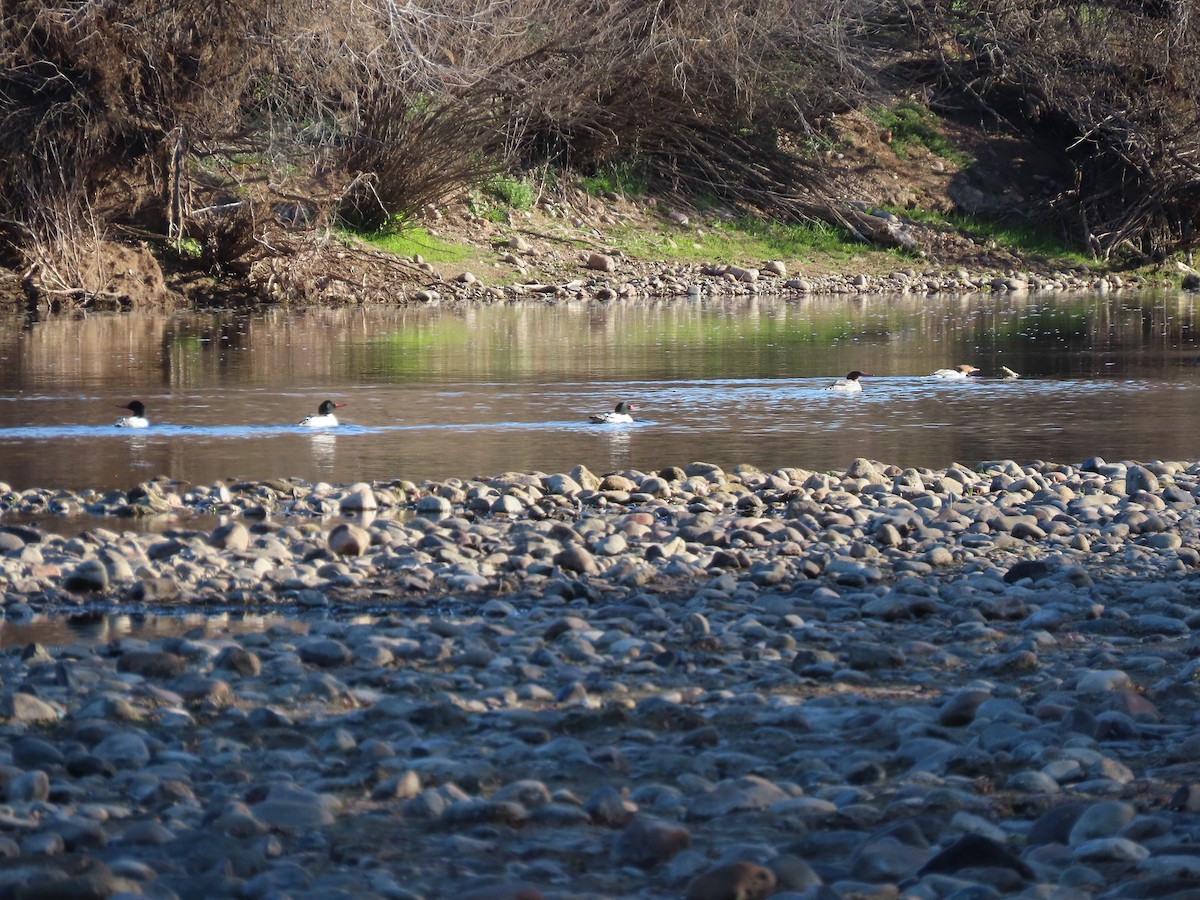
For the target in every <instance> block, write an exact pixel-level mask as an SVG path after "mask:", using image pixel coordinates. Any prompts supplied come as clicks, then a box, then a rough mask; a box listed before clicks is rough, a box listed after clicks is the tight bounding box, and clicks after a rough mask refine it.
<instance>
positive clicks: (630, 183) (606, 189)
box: [580, 162, 650, 197]
mask: <svg viewBox="0 0 1200 900" xmlns="http://www.w3.org/2000/svg"><path fill="white" fill-rule="evenodd" d="M580 185H581V187H582V188H583V191H584V193H586V194H587V195H588V196H589V197H603V196H606V195H608V194H620V195H623V196H626V197H641V196H644V195H645V194H646V192H647V191H649V190H650V182H649V180H648V179H647V178H646V174H645V172H644V171H643V170H642V167H641V166H640V165H638V164H637V163H636V162H622V163H611V164H609V165H606V166H602V167H600V168H599V169H597V170H596V172H595V173H594V174H592V175H585V176H584V177H583V178H582V179H580Z"/></svg>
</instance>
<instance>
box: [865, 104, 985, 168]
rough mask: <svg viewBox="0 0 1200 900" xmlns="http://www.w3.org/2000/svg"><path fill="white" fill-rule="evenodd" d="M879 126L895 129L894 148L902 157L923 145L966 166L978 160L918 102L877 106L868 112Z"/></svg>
mask: <svg viewBox="0 0 1200 900" xmlns="http://www.w3.org/2000/svg"><path fill="white" fill-rule="evenodd" d="M868 115H869V116H870V117H871V120H872V121H874V122H875V124H877V125H878V126H879V127H880V128H882V129H884V130H885V131H890V132H891V133H892V142H891V147H892V150H893V151H895V153H896V156H898V157H900V159H908V156H909V148H911V147H914V146H917V147H924V148H925V149H926V150H928V151H929V152H930V153H932V154H934V155H935V156H940V157H941V158H942V159H945V160H949V161H950V162H952V163H955V164H956V165H959V166H962V167H964V168H965V167H967V166H969V165H970V164H971V163H973V162H974V161H975V160H974V159H973V158H972V157H971V156H970V155H969V154H967V153H963V152H962V151H961V150H959V149H957V148H956V147H955V146H954V145H953V144H951V143H950V142H949V141H948V140H947V139H946V136H945V135H944V134H942V132H941V128H940V127H939V122H938V117H937V116H936V115H934V114H933V113H932V112H930V110H929V109H928V108H927V107H924V106H921V105H920V104H917V103H901V104H900V105H899V106H894V107H892V108H890V109H889V108H887V107H876V108H875V109H873V110H870V111H869V112H868Z"/></svg>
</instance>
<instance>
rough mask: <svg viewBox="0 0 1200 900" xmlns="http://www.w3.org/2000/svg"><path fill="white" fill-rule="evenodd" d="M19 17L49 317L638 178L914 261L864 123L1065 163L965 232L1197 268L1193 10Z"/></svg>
mask: <svg viewBox="0 0 1200 900" xmlns="http://www.w3.org/2000/svg"><path fill="white" fill-rule="evenodd" d="M0 16H2V19H0V264H3V265H5V266H7V267H9V268H10V269H12V270H13V271H14V272H17V273H19V276H20V278H21V279H22V284H23V286H24V290H25V292H26V294H28V295H29V296H30V297H31V298H46V297H60V298H70V299H73V300H79V299H81V298H88V297H94V296H98V295H101V294H104V293H106V292H107V293H127V294H130V295H134V294H137V293H138V292H139V291H140V292H141V293H143V294H145V293H147V292H148V293H150V294H153V293H155V292H158V291H160V290H161V287H162V279H163V276H162V272H161V270H160V268H159V263H160V262H166V263H167V264H169V266H170V268H171V269H172V270H193V271H196V272H204V273H210V274H216V275H219V276H220V277H221V278H223V279H226V280H228V281H232V282H236V281H238V280H239V279H242V280H244V279H246V278H247V277H248V276H249V275H250V273H251V272H252V270H253V267H254V265H255V263H256V261H259V260H261V259H263V258H264V257H267V256H272V255H273V256H276V257H278V256H280V255H281V254H286V252H287V250H288V247H289V242H291V241H296V240H300V239H302V238H303V236H305V235H311V234H320V233H323V232H324V230H325V229H328V227H329V226H330V225H332V224H334V223H341V224H345V225H348V226H350V227H354V228H358V229H364V230H371V229H379V228H382V227H389V226H394V225H395V224H396V223H398V222H399V223H403V222H405V221H411V220H414V219H416V218H418V217H419V216H420V215H421V214H422V212H423V211H424V210H426V209H427V208H429V207H431V206H434V205H436V204H438V203H440V202H442V201H444V200H445V199H446V198H447V197H449V196H452V195H454V194H455V193H456V192H460V191H462V190H463V189H464V187H466V186H469V185H472V184H477V183H479V182H480V181H481V180H483V179H486V178H488V177H489V176H494V175H496V174H497V173H502V172H504V173H518V174H519V173H526V172H529V171H533V170H536V171H540V172H543V173H545V172H553V173H556V174H557V175H559V176H562V177H560V178H558V182H557V183H560V184H561V183H566V182H567V180H568V179H569V177H571V176H577V175H584V176H586V175H589V174H594V173H596V172H598V171H624V172H636V174H637V177H638V179H639V181H640V182H641V183H644V184H645V185H646V186H647V189H648V190H650V191H651V192H653V193H655V194H657V195H659V196H664V197H669V198H671V199H672V202H677V203H681V204H686V203H688V202H692V203H695V202H698V201H699V200H701V199H702V200H704V202H708V203H712V202H716V203H720V204H724V205H726V206H728V207H730V208H733V209H738V210H743V211H752V212H754V213H755V214H757V215H760V216H762V217H764V218H768V219H778V220H790V221H795V220H804V219H822V220H825V221H827V222H830V223H833V224H835V225H836V226H837V227H839V228H842V229H844V230H845V232H846V233H847V234H848V235H852V236H854V237H856V238H858V239H862V240H866V241H887V240H888V233H887V232H886V230H882V231H881V230H880V229H878V228H877V227H875V225H876V222H877V220H872V219H871V217H869V216H866V215H865V214H864V213H863V211H862V210H861V209H860V208H859V207H855V206H851V205H848V204H846V203H844V202H842V201H843V200H844V199H845V198H844V197H839V196H838V187H837V185H836V184H835V182H834V180H833V179H832V178H831V177H830V172H829V166H828V160H829V159H830V157H831V152H830V148H831V147H835V146H836V141H837V122H838V120H839V117H844V116H846V115H847V114H850V113H853V112H854V111H861V110H868V109H875V110H879V109H882V110H896V109H913V108H916V109H918V110H920V112H921V114H922V115H924V116H928V117H929V118H930V119H931V120H932V121H934V122H935V124H936V126H937V127H938V128H941V129H943V130H944V131H945V133H947V134H951V135H955V136H957V139H958V140H959V141H960V142H963V143H964V146H969V151H970V152H968V153H966V154H965V155H964V159H965V160H966V162H964V164H963V166H964V170H967V171H969V170H970V168H971V167H972V165H978V166H980V167H981V168H980V171H981V172H983V175H984V177H985V178H986V179H990V180H991V181H992V182H1002V181H1004V180H1006V179H1007V180H1009V181H1017V180H1021V179H1023V178H1026V176H1025V175H1024V174H1023V173H1022V171H1019V170H1018V169H1017V168H1013V167H1012V166H1011V165H1008V167H1009V168H1011V169H1012V170H1011V171H1005V169H1004V168H1003V167H1001V168H996V169H993V170H991V171H988V170H986V169H984V168H982V167H983V166H984V164H985V160H986V159H987V157H988V154H987V153H986V146H987V144H988V142H989V141H992V140H1000V139H1003V140H1005V141H1008V142H1010V143H1011V142H1016V145H1017V146H1019V147H1021V148H1022V156H1023V157H1033V156H1037V157H1038V158H1040V159H1042V160H1045V161H1047V163H1048V166H1049V169H1044V168H1043V169H1039V170H1038V174H1037V176H1036V178H1037V180H1038V183H1037V185H1035V187H1036V190H1032V189H1031V190H1024V191H1021V192H1020V193H1019V195H1018V196H1017V197H1016V198H1014V199H1013V200H1012V201H1011V202H1009V203H1008V204H1007V205H1006V204H1005V202H1004V201H1003V196H1004V191H1002V190H1000V189H999V188H997V190H995V191H991V192H987V191H985V192H983V193H989V194H990V195H989V198H988V200H987V202H982V201H979V202H975V203H974V205H975V206H976V207H977V208H970V206H971V205H972V201H971V200H970V199H969V197H975V198H976V199H977V200H978V197H979V195H980V192H979V191H978V190H977V191H975V192H974V193H973V194H970V195H968V194H966V193H964V195H963V199H962V201H961V203H960V204H959V205H960V206H963V207H964V208H963V209H961V211H962V212H964V213H966V214H972V215H976V214H981V215H987V216H990V217H994V218H995V217H998V218H1004V217H1012V218H1019V219H1020V220H1021V221H1022V222H1032V223H1034V224H1036V225H1037V226H1038V227H1040V228H1046V229H1050V230H1052V231H1054V232H1055V233H1057V234H1059V235H1061V237H1062V240H1063V241H1064V243H1066V244H1067V245H1071V246H1075V247H1077V248H1080V249H1085V250H1087V251H1088V252H1090V253H1091V254H1093V255H1094V256H1096V257H1097V258H1100V259H1116V258H1121V259H1128V260H1133V261H1135V262H1140V261H1146V260H1162V259H1166V258H1168V257H1170V256H1171V255H1172V254H1176V253H1180V252H1183V251H1188V250H1190V249H1191V248H1192V247H1193V246H1195V244H1196V242H1197V231H1196V221H1195V220H1196V212H1197V203H1198V201H1200V160H1198V151H1200V127H1197V126H1198V125H1200V123H1198V122H1197V117H1198V115H1200V106H1198V104H1197V102H1196V98H1197V96H1200V53H1198V52H1196V51H1197V50H1198V49H1200V43H1198V41H1197V36H1198V34H1197V32H1198V29H1200V17H1198V16H1197V15H1195V14H1194V11H1193V5H1192V4H1191V3H1190V2H1187V0H1149V2H1138V0H1100V2H1086V3H1085V2H1065V3H1064V2H1055V3H1049V2H1044V0H887V2H884V3H879V2H867V0H689V2H687V3H684V2H682V0H652V2H645V0H421V2H399V0H304V2H299V3H290V4H281V3H277V2H273V0H167V2H163V0H122V2H118V0H71V2H66V0H10V2H8V3H5V4H4V5H3V6H2V7H0ZM896 121H903V120H901V119H897V120H896ZM897 137H901V136H897ZM889 139H890V137H889ZM1006 165H1007V164H1006ZM977 175H978V173H977ZM997 198H1000V200H997Z"/></svg>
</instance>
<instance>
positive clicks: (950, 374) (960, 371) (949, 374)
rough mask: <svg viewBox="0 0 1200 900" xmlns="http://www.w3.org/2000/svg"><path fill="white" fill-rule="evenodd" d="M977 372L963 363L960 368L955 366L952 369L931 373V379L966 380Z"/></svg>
mask: <svg viewBox="0 0 1200 900" xmlns="http://www.w3.org/2000/svg"><path fill="white" fill-rule="evenodd" d="M978 371H979V370H978V369H977V368H975V367H974V366H968V365H967V364H966V363H964V364H963V365H961V366H955V367H954V368H953V369H938V370H937V371H936V372H934V373H933V375H932V377H933V378H966V377H967V376H969V375H970V374H971V373H972V372H978Z"/></svg>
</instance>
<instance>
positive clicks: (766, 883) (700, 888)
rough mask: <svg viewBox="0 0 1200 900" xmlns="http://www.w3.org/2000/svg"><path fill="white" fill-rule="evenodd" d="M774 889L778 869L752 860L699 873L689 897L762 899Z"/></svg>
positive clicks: (694, 899) (702, 899)
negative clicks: (773, 869)
mask: <svg viewBox="0 0 1200 900" xmlns="http://www.w3.org/2000/svg"><path fill="white" fill-rule="evenodd" d="M774 891H775V873H774V872H772V871H771V870H770V869H768V868H767V867H766V866H760V865H758V864H757V863H752V862H734V863H729V864H728V865H724V866H719V867H717V868H715V869H711V870H710V871H708V872H705V873H704V874H702V875H698V876H696V878H694V879H693V880H692V881H691V883H690V884H688V886H687V892H686V896H687V900H762V898H764V897H767V896H768V895H770V894H772V893H773V892H774Z"/></svg>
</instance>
